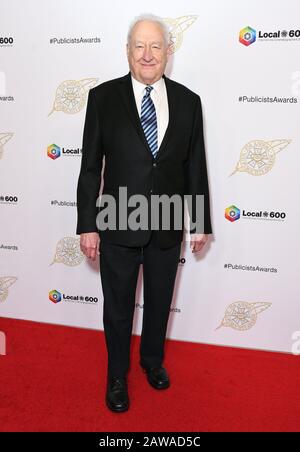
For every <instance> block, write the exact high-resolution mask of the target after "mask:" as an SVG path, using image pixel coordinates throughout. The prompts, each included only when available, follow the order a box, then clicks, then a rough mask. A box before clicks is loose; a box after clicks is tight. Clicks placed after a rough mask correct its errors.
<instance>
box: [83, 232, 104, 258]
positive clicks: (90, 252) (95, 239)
mask: <svg viewBox="0 0 300 452" xmlns="http://www.w3.org/2000/svg"><path fill="white" fill-rule="evenodd" d="M99 244H100V237H99V234H98V232H84V233H82V234H80V249H81V251H82V252H83V254H85V255H86V256H87V257H89V258H90V259H92V260H93V261H94V260H95V259H96V255H99V254H100V252H99Z"/></svg>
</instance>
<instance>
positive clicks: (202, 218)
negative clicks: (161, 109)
mask: <svg viewBox="0 0 300 452" xmlns="http://www.w3.org/2000/svg"><path fill="white" fill-rule="evenodd" d="M185 167H186V168H185V187H186V189H185V194H186V195H189V196H188V197H187V201H188V202H187V205H188V212H189V216H190V221H191V222H193V225H194V227H191V228H190V233H191V234H193V233H197V234H211V233H212V227H211V218H210V201H209V186H208V176H207V166H206V157H205V144H204V136H203V117H202V107H201V100H200V97H199V96H198V95H197V102H196V108H195V114H194V124H193V129H192V136H191V141H190V149H189V156H188V160H187V161H186V163H185ZM196 195H202V198H201V202H200V203H199V204H197V205H198V211H197V210H196ZM199 207H200V209H199Z"/></svg>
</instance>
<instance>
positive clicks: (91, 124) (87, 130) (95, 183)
mask: <svg viewBox="0 0 300 452" xmlns="http://www.w3.org/2000/svg"><path fill="white" fill-rule="evenodd" d="M102 160H103V152H102V149H101V134H100V122H99V112H98V109H97V105H96V100H95V94H94V92H93V90H90V91H89V94H88V101H87V108H86V115H85V123H84V130H83V140H82V159H81V168H80V173H79V178H78V184H77V228H76V234H81V233H83V232H98V229H97V225H96V216H97V212H98V210H97V206H96V201H97V198H98V196H99V190H100V185H101V171H102Z"/></svg>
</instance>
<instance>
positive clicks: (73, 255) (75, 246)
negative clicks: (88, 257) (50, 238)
mask: <svg viewBox="0 0 300 452" xmlns="http://www.w3.org/2000/svg"><path fill="white" fill-rule="evenodd" d="M83 259H84V254H83V253H82V252H81V249H80V238H79V237H64V238H62V239H61V240H60V241H59V242H58V243H57V246H56V252H55V256H54V259H53V262H52V263H51V264H50V265H53V264H54V263H61V264H64V265H67V266H69V267H75V266H76V265H80V264H81V262H82V261H83Z"/></svg>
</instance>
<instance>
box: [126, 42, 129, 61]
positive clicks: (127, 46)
mask: <svg viewBox="0 0 300 452" xmlns="http://www.w3.org/2000/svg"><path fill="white" fill-rule="evenodd" d="M126 53H127V58H128V55H129V45H128V42H127V44H126Z"/></svg>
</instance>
